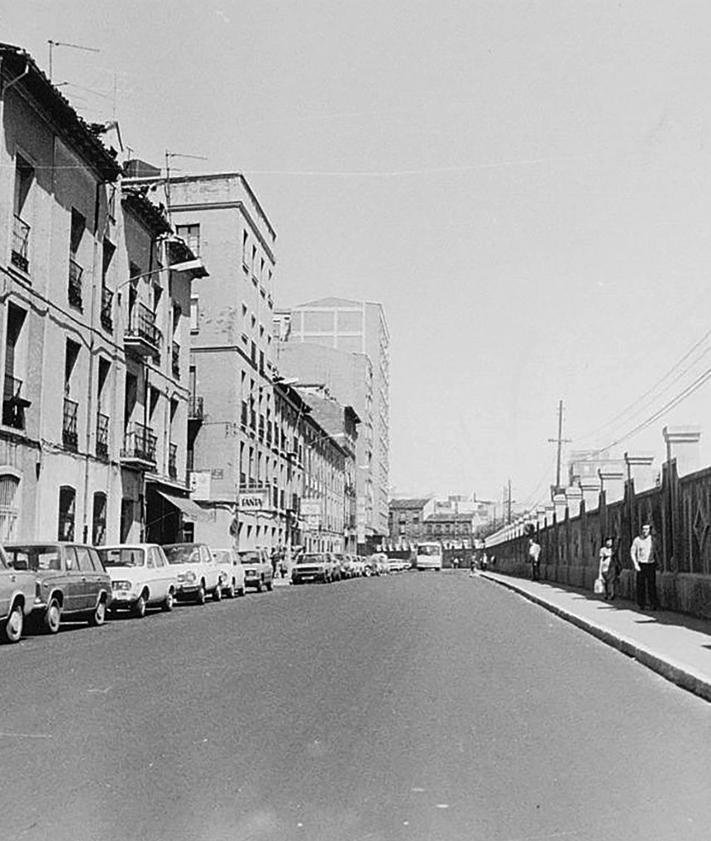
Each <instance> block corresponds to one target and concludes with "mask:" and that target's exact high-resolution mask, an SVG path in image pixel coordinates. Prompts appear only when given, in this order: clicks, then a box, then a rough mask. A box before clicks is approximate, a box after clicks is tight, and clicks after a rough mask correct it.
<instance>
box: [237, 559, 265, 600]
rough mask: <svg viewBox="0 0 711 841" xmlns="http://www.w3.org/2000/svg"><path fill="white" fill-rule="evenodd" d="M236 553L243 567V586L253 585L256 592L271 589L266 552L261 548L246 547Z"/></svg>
mask: <svg viewBox="0 0 711 841" xmlns="http://www.w3.org/2000/svg"><path fill="white" fill-rule="evenodd" d="M237 555H238V556H239V561H240V563H241V564H242V566H243V567H244V585H245V587H254V589H255V590H256V591H257V592H258V593H261V592H262V590H264V589H266V590H271V589H272V577H273V574H272V565H271V563H270V561H269V557H268V556H267V553H266V552H265V551H264V550H263V549H246V550H244V551H242V552H238V553H237Z"/></svg>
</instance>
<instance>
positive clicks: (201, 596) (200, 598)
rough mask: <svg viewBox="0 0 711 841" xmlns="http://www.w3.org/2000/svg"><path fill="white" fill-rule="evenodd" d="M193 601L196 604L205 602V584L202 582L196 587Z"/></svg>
mask: <svg viewBox="0 0 711 841" xmlns="http://www.w3.org/2000/svg"><path fill="white" fill-rule="evenodd" d="M195 601H196V602H197V603H198V604H205V585H204V584H201V585H200V586H199V587H198V591H197V593H196V594H195Z"/></svg>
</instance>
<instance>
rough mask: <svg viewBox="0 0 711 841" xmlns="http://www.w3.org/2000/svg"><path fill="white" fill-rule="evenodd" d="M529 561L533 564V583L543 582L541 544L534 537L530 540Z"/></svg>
mask: <svg viewBox="0 0 711 841" xmlns="http://www.w3.org/2000/svg"><path fill="white" fill-rule="evenodd" d="M528 560H529V561H530V563H531V581H540V580H541V544H540V543H536V541H535V540H534V539H533V537H530V538H529V539H528Z"/></svg>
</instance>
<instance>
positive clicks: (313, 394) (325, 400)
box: [298, 384, 360, 554]
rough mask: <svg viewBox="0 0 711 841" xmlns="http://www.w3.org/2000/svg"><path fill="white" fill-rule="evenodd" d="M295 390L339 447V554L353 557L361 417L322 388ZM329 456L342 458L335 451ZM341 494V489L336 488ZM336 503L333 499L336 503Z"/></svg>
mask: <svg viewBox="0 0 711 841" xmlns="http://www.w3.org/2000/svg"><path fill="white" fill-rule="evenodd" d="M298 390H299V391H300V392H301V394H302V395H303V396H304V399H305V401H306V403H307V404H308V407H309V409H310V412H311V416H312V417H313V419H314V420H316V421H317V423H318V424H319V425H320V427H321V429H322V430H323V431H324V432H325V433H326V434H327V436H328V437H329V438H330V439H331V440H332V441H335V442H337V443H338V444H339V448H340V450H341V451H342V454H343V474H344V475H343V485H342V488H343V490H342V498H341V499H340V504H341V505H342V506H343V518H342V522H343V534H342V536H343V542H342V548H341V549H339V550H338V551H343V552H349V553H352V554H355V553H356V552H357V549H358V529H357V522H358V519H357V513H358V508H357V490H356V472H357V471H356V450H357V441H358V425H359V424H360V418H359V417H358V414H357V413H356V411H355V410H354V409H353V407H352V406H342V405H341V404H340V403H339V402H338V401H337V400H336V399H335V398H333V397H332V396H331V395H330V394H329V393H328V390H327V389H326V388H325V387H324V386H320V385H306V384H304V385H300V386H298ZM332 457H334V458H336V459H337V460H338V463H339V465H340V463H341V459H340V457H339V456H338V455H337V453H336V451H334V453H333V454H332ZM339 492H340V486H339ZM338 503H339V500H336V504H338Z"/></svg>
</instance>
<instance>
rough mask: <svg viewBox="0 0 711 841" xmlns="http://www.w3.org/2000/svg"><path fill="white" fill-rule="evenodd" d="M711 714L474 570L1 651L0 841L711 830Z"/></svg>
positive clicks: (584, 837) (684, 834)
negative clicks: (472, 573) (477, 576)
mask: <svg viewBox="0 0 711 841" xmlns="http://www.w3.org/2000/svg"><path fill="white" fill-rule="evenodd" d="M710 746H711V707H709V705H708V704H706V703H705V702H703V701H701V700H699V699H697V698H695V697H694V696H691V695H688V694H686V693H684V692H683V691H682V690H680V689H677V688H676V687H674V686H672V685H671V684H668V683H666V682H665V681H664V680H662V679H661V678H659V677H657V676H656V675H654V674H653V673H651V672H649V671H647V670H646V669H644V668H643V667H642V666H640V665H638V664H637V663H635V662H634V661H632V660H629V659H627V658H625V657H624V656H623V655H621V654H619V653H618V652H616V651H613V650H612V649H609V648H607V647H606V646H604V645H603V644H602V643H600V642H598V641H597V640H595V639H593V638H592V637H590V636H588V635H586V634H584V633H583V632H581V631H579V630H577V629H575V628H573V627H572V626H569V625H567V624H565V623H564V622H562V621H561V620H559V619H557V618H555V617H553V616H551V615H550V614H549V613H547V612H545V611H544V610H542V609H541V608H538V607H536V606H535V605H532V604H530V603H528V602H526V601H524V600H522V599H520V598H519V597H517V596H516V595H514V594H512V593H510V592H508V591H505V590H503V589H500V588H499V587H497V585H495V584H493V583H491V582H487V581H484V580H482V579H471V578H469V577H468V575H467V574H466V572H459V573H447V572H445V573H441V574H437V573H425V574H422V573H407V574H402V575H395V576H390V577H388V578H383V579H362V580H355V581H348V582H342V583H340V584H334V585H330V586H319V585H313V586H307V587H290V588H283V589H280V590H275V592H273V593H270V594H267V593H264V594H261V595H257V594H252V595H249V596H247V597H246V598H244V599H239V600H235V601H234V602H222V603H221V604H208V605H207V606H205V607H192V606H181V607H178V608H176V610H175V611H174V612H173V613H172V614H156V615H149V616H147V617H146V618H145V619H144V620H130V619H125V620H118V621H112V622H110V623H107V625H105V626H104V627H103V628H99V629H89V628H86V627H84V626H79V625H77V626H67V627H66V628H65V629H63V630H62V631H61V632H60V634H59V635H58V636H56V637H51V638H48V637H40V636H38V637H29V638H27V639H26V640H23V641H22V642H21V643H20V644H19V645H17V646H14V647H10V646H5V647H3V648H2V649H0V768H1V769H2V783H1V784H0V838H2V839H5V838H13V839H22V841H25V839H42V841H44V839H47V838H50V837H51V838H53V839H55V841H63V840H64V839H72V841H84V839H92V841H94V840H95V839H122V841H124V839H125V841H134V839H141V841H143V839H145V840H146V841H163V839H171V841H228V840H229V841H247V839H249V841H292V839H296V840H298V841H366V840H367V841H425V839H426V840H427V841H460V839H461V840H462V841H464V839H466V841H524V839H525V841H544V839H545V840H547V839H563V841H611V840H612V841H615V840H616V839H620V841H636V839H640V840H641V839H644V841H686V840H687V839H689V841H691V839H694V840H695V839H699V841H708V839H709V837H711V796H710V794H711V778H710V776H709V747H710Z"/></svg>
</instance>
